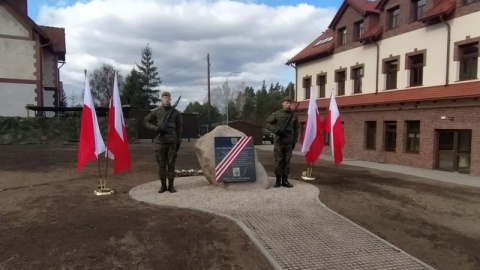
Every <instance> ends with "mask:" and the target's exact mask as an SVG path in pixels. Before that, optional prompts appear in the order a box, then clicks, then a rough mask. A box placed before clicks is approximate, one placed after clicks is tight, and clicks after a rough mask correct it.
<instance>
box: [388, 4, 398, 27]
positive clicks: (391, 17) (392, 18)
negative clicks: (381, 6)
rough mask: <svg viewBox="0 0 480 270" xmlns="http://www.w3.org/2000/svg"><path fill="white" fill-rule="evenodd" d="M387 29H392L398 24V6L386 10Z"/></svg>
mask: <svg viewBox="0 0 480 270" xmlns="http://www.w3.org/2000/svg"><path fill="white" fill-rule="evenodd" d="M387 15H388V29H394V28H397V27H399V26H400V7H399V6H396V7H394V8H391V9H389V10H388V13H387Z"/></svg>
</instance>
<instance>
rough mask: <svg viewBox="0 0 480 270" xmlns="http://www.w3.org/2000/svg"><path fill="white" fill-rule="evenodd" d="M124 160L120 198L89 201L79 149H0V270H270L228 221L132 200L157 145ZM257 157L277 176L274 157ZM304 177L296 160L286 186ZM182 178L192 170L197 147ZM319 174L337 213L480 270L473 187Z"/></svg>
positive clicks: (182, 163)
mask: <svg viewBox="0 0 480 270" xmlns="http://www.w3.org/2000/svg"><path fill="white" fill-rule="evenodd" d="M131 151H132V159H133V168H132V171H131V172H122V173H121V174H119V175H118V176H113V175H112V164H111V163H110V164H109V174H108V175H109V181H108V183H109V186H110V187H112V188H113V189H114V190H115V191H116V193H115V194H114V195H111V196H95V195H93V190H94V189H95V188H96V186H97V184H98V164H97V163H96V162H92V163H89V164H87V166H86V167H85V169H84V171H82V172H81V173H77V171H76V158H77V157H76V155H77V145H2V146H0V160H1V161H2V162H0V269H25V268H28V269H271V267H270V266H269V264H268V262H267V261H266V260H265V258H263V256H262V255H261V253H260V252H259V251H258V250H257V249H256V247H255V246H254V245H253V243H251V242H250V240H249V239H248V237H247V236H246V235H245V234H244V233H243V231H242V230H241V229H240V228H238V227H237V226H236V225H235V224H234V223H233V222H231V221H230V220H228V219H225V218H220V217H217V216H213V215H210V214H206V213H203V212H196V211H192V210H185V209H176V208H163V207H156V206H151V205H147V204H144V203H140V202H137V201H134V200H133V199H131V198H130V197H129V196H128V191H129V190H130V189H131V188H133V187H135V186H137V185H139V184H142V183H146V182H150V181H153V180H154V179H156V178H157V177H156V169H157V168H156V164H155V162H154V156H153V153H154V152H153V146H152V145H151V144H135V145H131ZM257 153H258V155H259V158H260V160H261V162H262V164H263V165H264V166H265V168H266V169H267V170H268V172H269V174H270V175H272V174H271V172H272V170H273V159H272V155H273V153H272V152H270V151H257ZM304 168H305V162H304V160H303V157H301V156H295V157H294V158H293V160H292V173H291V178H293V179H298V178H299V175H300V174H301V172H302V170H304ZM177 169H199V165H198V161H197V158H196V156H195V153H194V149H193V147H192V143H184V145H183V147H182V148H181V150H180V152H179V156H178V159H177ZM101 170H102V174H104V170H105V160H102V163H101ZM315 172H316V173H317V180H315V181H310V182H309V183H312V184H314V185H316V186H318V187H319V189H320V199H321V201H322V202H323V203H324V204H326V205H327V206H328V207H329V208H331V209H333V210H334V211H336V212H338V213H340V214H342V215H344V216H345V217H347V218H349V219H350V220H352V221H354V222H355V223H357V224H359V225H361V226H363V227H364V228H366V229H368V230H370V231H371V232H373V233H375V234H377V235H379V236H380V237H382V238H384V239H385V240H387V241H388V242H390V243H392V244H394V245H396V246H398V247H399V248H401V249H403V250H404V251H406V252H407V253H409V254H411V255H413V256H415V257H417V258H419V259H420V260H422V261H424V262H426V263H427V264H429V265H431V266H433V267H434V268H436V269H449V270H450V269H480V245H479V244H478V243H480V226H479V225H478V224H480V189H479V188H470V187H463V186H457V185H453V184H445V183H441V182H437V181H432V180H427V179H422V178H417V177H412V176H405V175H401V174H394V173H386V172H382V171H377V170H372V169H365V168H359V167H352V166H346V165H341V166H339V167H334V166H333V165H332V164H331V162H324V161H320V162H318V164H317V165H316V168H315ZM177 181H181V178H178V179H177ZM177 190H178V189H177ZM178 192H181V190H178ZM159 196H161V195H160V194H159Z"/></svg>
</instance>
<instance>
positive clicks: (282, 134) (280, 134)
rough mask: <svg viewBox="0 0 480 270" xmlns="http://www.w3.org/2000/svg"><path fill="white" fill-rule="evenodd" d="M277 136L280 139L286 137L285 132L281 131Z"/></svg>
mask: <svg viewBox="0 0 480 270" xmlns="http://www.w3.org/2000/svg"><path fill="white" fill-rule="evenodd" d="M275 134H277V136H278V137H284V136H285V132H283V131H281V130H279V131H277V132H276V133H275Z"/></svg>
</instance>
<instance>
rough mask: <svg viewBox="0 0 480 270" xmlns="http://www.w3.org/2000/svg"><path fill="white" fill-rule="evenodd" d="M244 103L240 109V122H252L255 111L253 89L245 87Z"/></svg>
mask: <svg viewBox="0 0 480 270" xmlns="http://www.w3.org/2000/svg"><path fill="white" fill-rule="evenodd" d="M243 96H244V103H243V108H242V114H241V120H243V121H247V122H254V121H253V120H254V111H255V91H254V90H253V87H246V88H245V93H244V95H243Z"/></svg>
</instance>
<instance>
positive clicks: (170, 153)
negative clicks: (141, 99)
mask: <svg viewBox="0 0 480 270" xmlns="http://www.w3.org/2000/svg"><path fill="white" fill-rule="evenodd" d="M171 99H172V98H171V96H170V93H169V92H163V93H162V96H161V102H162V106H160V107H159V108H158V109H155V110H154V111H152V112H151V113H149V114H148V115H147V116H146V117H145V119H144V120H143V122H144V125H145V127H147V128H148V129H151V130H155V133H156V134H157V137H156V138H155V143H156V144H157V149H156V151H155V153H156V159H157V162H158V165H159V169H158V176H159V177H160V182H161V187H160V190H159V191H158V192H159V193H163V192H165V191H167V190H168V191H170V192H171V193H173V192H176V190H175V188H174V187H173V182H174V179H175V161H176V159H177V151H178V149H179V148H180V144H181V142H182V125H183V120H182V114H181V113H180V112H179V111H177V109H175V108H173V107H172V105H171ZM167 117H168V118H167ZM166 118H167V119H166ZM167 177H168V187H167Z"/></svg>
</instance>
